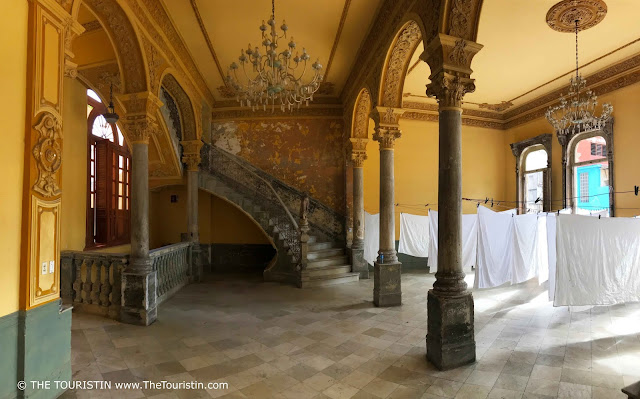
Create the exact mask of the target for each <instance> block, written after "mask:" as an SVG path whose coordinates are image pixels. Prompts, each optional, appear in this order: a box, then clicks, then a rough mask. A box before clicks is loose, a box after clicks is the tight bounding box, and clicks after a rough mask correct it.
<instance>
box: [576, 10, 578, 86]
mask: <svg viewBox="0 0 640 399" xmlns="http://www.w3.org/2000/svg"><path fill="white" fill-rule="evenodd" d="M578 68H579V67H578V20H577V19H576V78H577V77H578Z"/></svg>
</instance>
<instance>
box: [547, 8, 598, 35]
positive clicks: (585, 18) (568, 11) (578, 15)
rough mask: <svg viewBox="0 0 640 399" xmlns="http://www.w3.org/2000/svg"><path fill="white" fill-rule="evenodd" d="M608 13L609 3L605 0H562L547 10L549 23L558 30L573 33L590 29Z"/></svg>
mask: <svg viewBox="0 0 640 399" xmlns="http://www.w3.org/2000/svg"><path fill="white" fill-rule="evenodd" d="M606 15H607V4H606V3H605V2H604V1H603V0H562V1H561V2H559V3H557V4H556V5H554V6H553V7H551V9H550V10H549V12H547V24H548V25H549V27H550V28H551V29H553V30H557V31H558V32H568V33H572V32H574V31H575V29H576V22H575V21H578V30H580V31H582V30H585V29H589V28H592V27H594V26H595V25H597V24H598V23H600V22H601V21H602V20H603V19H604V17H605V16H606Z"/></svg>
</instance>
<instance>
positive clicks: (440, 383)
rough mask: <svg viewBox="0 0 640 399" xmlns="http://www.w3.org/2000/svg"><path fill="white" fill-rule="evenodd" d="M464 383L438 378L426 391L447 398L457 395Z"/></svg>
mask: <svg viewBox="0 0 640 399" xmlns="http://www.w3.org/2000/svg"><path fill="white" fill-rule="evenodd" d="M462 385H463V384H462V383H461V382H457V381H450V380H443V379H440V378H436V379H435V380H434V381H433V384H431V386H430V387H429V388H427V391H426V393H427V394H431V395H435V396H440V397H445V398H453V397H455V396H456V394H457V393H458V391H459V390H460V388H461V387H462Z"/></svg>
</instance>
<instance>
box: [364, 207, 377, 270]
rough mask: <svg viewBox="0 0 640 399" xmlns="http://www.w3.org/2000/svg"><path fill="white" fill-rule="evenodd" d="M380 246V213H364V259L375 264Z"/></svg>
mask: <svg viewBox="0 0 640 399" xmlns="http://www.w3.org/2000/svg"><path fill="white" fill-rule="evenodd" d="M379 247H380V214H379V213H376V214H375V215H372V214H370V213H368V212H365V213H364V260H366V261H367V263H369V264H370V265H373V262H375V260H376V258H377V257H378V249H379Z"/></svg>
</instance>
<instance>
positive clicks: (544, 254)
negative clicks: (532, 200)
mask: <svg viewBox="0 0 640 399" xmlns="http://www.w3.org/2000/svg"><path fill="white" fill-rule="evenodd" d="M536 241H537V245H536V262H537V264H538V284H539V285H542V284H543V283H544V282H545V281H548V280H549V242H548V238H547V214H546V213H539V214H538V220H537V240H536Z"/></svg>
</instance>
